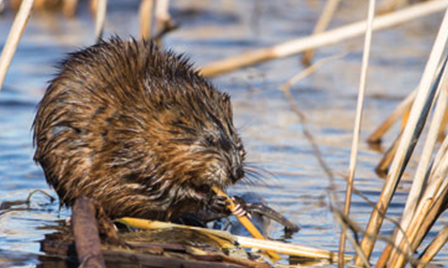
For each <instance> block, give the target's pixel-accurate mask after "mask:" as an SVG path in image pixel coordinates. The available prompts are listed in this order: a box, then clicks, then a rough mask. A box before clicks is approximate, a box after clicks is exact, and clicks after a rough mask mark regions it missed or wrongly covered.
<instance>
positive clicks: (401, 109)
mask: <svg viewBox="0 0 448 268" xmlns="http://www.w3.org/2000/svg"><path fill="white" fill-rule="evenodd" d="M416 94H417V90H414V91H412V92H411V94H409V95H408V96H407V97H406V98H405V99H404V100H403V101H402V102H401V103H400V104H399V105H398V106H397V108H395V110H394V111H393V112H392V113H391V114H390V115H389V116H388V117H387V118H386V119H385V120H384V121H383V123H381V124H380V126H379V127H378V128H377V129H376V130H375V131H374V132H373V133H372V134H371V135H370V136H369V138H368V139H367V142H368V143H379V142H381V139H382V137H383V136H384V134H385V133H386V132H387V131H388V130H389V129H390V128H391V127H392V125H393V124H394V123H395V122H396V121H397V120H398V119H399V118H401V117H402V116H403V114H404V113H405V112H406V111H408V110H409V109H410V108H411V106H412V102H414V99H415V95H416Z"/></svg>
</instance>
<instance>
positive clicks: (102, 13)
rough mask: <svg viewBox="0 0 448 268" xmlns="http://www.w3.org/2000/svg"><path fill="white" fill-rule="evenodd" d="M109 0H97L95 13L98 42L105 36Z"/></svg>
mask: <svg viewBox="0 0 448 268" xmlns="http://www.w3.org/2000/svg"><path fill="white" fill-rule="evenodd" d="M106 11H107V0H97V7H96V13H95V37H96V41H97V42H98V41H99V40H101V38H103V32H104V23H105V22H106Z"/></svg>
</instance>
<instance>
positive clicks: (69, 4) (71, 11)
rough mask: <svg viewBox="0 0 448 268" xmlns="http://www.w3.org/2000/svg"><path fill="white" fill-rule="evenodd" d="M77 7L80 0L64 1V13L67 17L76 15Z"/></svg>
mask: <svg viewBox="0 0 448 268" xmlns="http://www.w3.org/2000/svg"><path fill="white" fill-rule="evenodd" d="M77 8H78V0H64V2H63V3H62V13H64V15H65V16H66V17H69V18H72V17H74V16H75V13H76V9H77Z"/></svg>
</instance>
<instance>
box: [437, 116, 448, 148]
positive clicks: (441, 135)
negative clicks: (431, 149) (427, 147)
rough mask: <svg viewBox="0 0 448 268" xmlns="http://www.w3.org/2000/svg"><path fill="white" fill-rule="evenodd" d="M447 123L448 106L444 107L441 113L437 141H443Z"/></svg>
mask: <svg viewBox="0 0 448 268" xmlns="http://www.w3.org/2000/svg"><path fill="white" fill-rule="evenodd" d="M447 124H448V108H447V109H445V113H444V114H443V120H442V126H441V128H440V129H439V134H438V135H437V137H438V138H437V140H438V141H443V139H444V138H445V128H446V125H447Z"/></svg>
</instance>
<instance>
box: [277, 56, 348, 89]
mask: <svg viewBox="0 0 448 268" xmlns="http://www.w3.org/2000/svg"><path fill="white" fill-rule="evenodd" d="M346 55H347V53H341V54H338V55H334V56H330V57H327V58H324V59H322V60H319V61H317V62H316V63H315V64H313V65H311V66H308V67H307V68H305V70H303V71H301V72H299V73H298V74H296V75H295V76H293V77H292V78H291V79H289V80H288V81H287V82H286V83H285V84H283V85H282V86H280V89H281V90H282V91H284V90H290V88H291V87H292V86H293V85H294V84H296V83H297V82H299V81H300V80H302V79H303V78H305V77H307V76H308V75H310V74H312V73H314V72H315V71H317V69H319V68H320V67H322V66H323V65H324V64H326V63H327V62H330V61H332V60H336V59H340V58H343V57H345V56H346Z"/></svg>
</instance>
